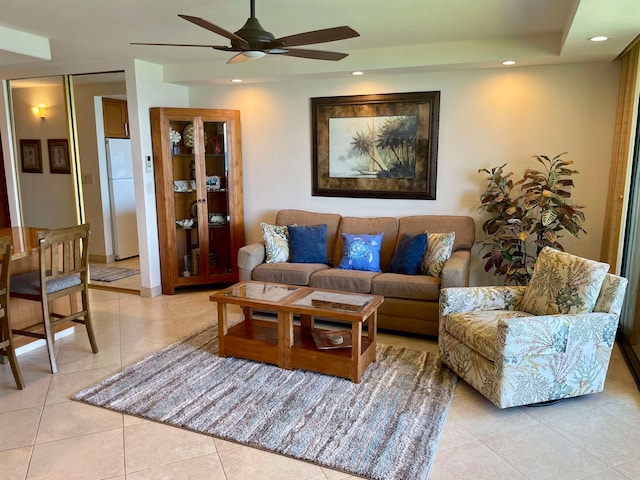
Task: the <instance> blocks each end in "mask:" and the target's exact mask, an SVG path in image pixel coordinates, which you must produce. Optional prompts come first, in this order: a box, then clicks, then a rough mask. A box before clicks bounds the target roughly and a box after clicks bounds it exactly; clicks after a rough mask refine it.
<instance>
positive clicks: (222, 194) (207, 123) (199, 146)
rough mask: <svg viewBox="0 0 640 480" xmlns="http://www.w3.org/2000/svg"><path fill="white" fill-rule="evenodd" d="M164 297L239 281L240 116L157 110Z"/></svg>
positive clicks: (241, 240) (155, 142) (154, 124)
mask: <svg viewBox="0 0 640 480" xmlns="http://www.w3.org/2000/svg"><path fill="white" fill-rule="evenodd" d="M151 130H152V142H153V157H154V169H155V182H156V207H157V212H158V234H159V241H160V273H161V278H162V292H163V293H165V294H173V293H174V292H175V288H176V287H182V286H189V285H202V284H226V283H233V282H236V281H237V280H238V267H237V256H238V249H239V248H240V247H242V246H243V245H244V210H243V208H244V207H243V200H242V154H241V150H240V145H241V134H240V112H238V111H236V110H214V109H190V108H152V109H151Z"/></svg>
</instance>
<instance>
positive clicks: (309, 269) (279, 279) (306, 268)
mask: <svg viewBox="0 0 640 480" xmlns="http://www.w3.org/2000/svg"><path fill="white" fill-rule="evenodd" d="M328 268H329V266H328V265H325V264H323V263H290V262H284V263H263V264H261V265H258V266H257V267H256V268H254V269H253V272H252V273H251V279H252V280H256V281H259V282H269V283H284V284H287V285H309V278H310V277H311V275H312V274H313V273H315V272H317V271H319V270H326V269H328Z"/></svg>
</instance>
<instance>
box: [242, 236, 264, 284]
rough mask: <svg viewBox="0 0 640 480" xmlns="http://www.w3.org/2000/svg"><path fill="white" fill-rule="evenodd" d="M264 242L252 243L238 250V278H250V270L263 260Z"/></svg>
mask: <svg viewBox="0 0 640 480" xmlns="http://www.w3.org/2000/svg"><path fill="white" fill-rule="evenodd" d="M265 258H266V257H265V249H264V243H252V244H249V245H245V246H244V247H242V248H240V249H239V250H238V268H239V269H240V280H251V272H252V271H253V269H254V268H256V267H257V266H258V265H260V264H262V263H264V260H265Z"/></svg>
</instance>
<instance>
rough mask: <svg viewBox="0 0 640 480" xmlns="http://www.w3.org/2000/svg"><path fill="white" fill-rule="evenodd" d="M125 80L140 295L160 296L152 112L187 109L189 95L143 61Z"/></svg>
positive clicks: (132, 67) (136, 62)
mask: <svg viewBox="0 0 640 480" xmlns="http://www.w3.org/2000/svg"><path fill="white" fill-rule="evenodd" d="M125 76H126V84H127V98H128V109H129V125H130V128H131V150H132V152H133V180H134V183H135V186H136V213H137V220H138V238H139V242H140V243H139V247H140V274H141V275H140V283H141V289H140V294H141V295H142V296H149V297H151V296H155V295H159V294H160V292H161V288H160V253H159V245H158V221H157V217H156V196H155V195H156V194H155V186H154V178H153V168H147V164H146V162H145V158H146V157H147V156H148V157H149V158H153V150H152V145H151V120H150V117H149V108H151V107H186V106H188V91H187V89H186V88H185V87H181V86H178V85H169V84H166V83H164V82H163V80H162V67H160V66H159V65H154V64H152V63H148V62H142V61H140V60H135V61H134V62H133V64H132V65H131V66H129V67H128V68H126V69H125ZM149 167H152V165H149ZM138 193H140V194H138Z"/></svg>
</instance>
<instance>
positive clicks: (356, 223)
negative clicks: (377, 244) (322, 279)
mask: <svg viewBox="0 0 640 480" xmlns="http://www.w3.org/2000/svg"><path fill="white" fill-rule="evenodd" d="M338 233H339V234H342V233H356V234H366V235H376V234H378V233H382V234H383V235H382V247H381V248H380V269H381V270H382V271H383V272H387V271H388V270H389V264H390V263H391V258H393V252H395V250H396V240H397V236H398V219H397V218H393V217H372V218H367V217H342V221H341V222H340V226H339V228H338ZM342 248H343V240H342V236H341V235H338V237H337V239H336V245H335V247H334V250H333V264H334V265H338V264H340V259H341V258H342Z"/></svg>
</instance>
